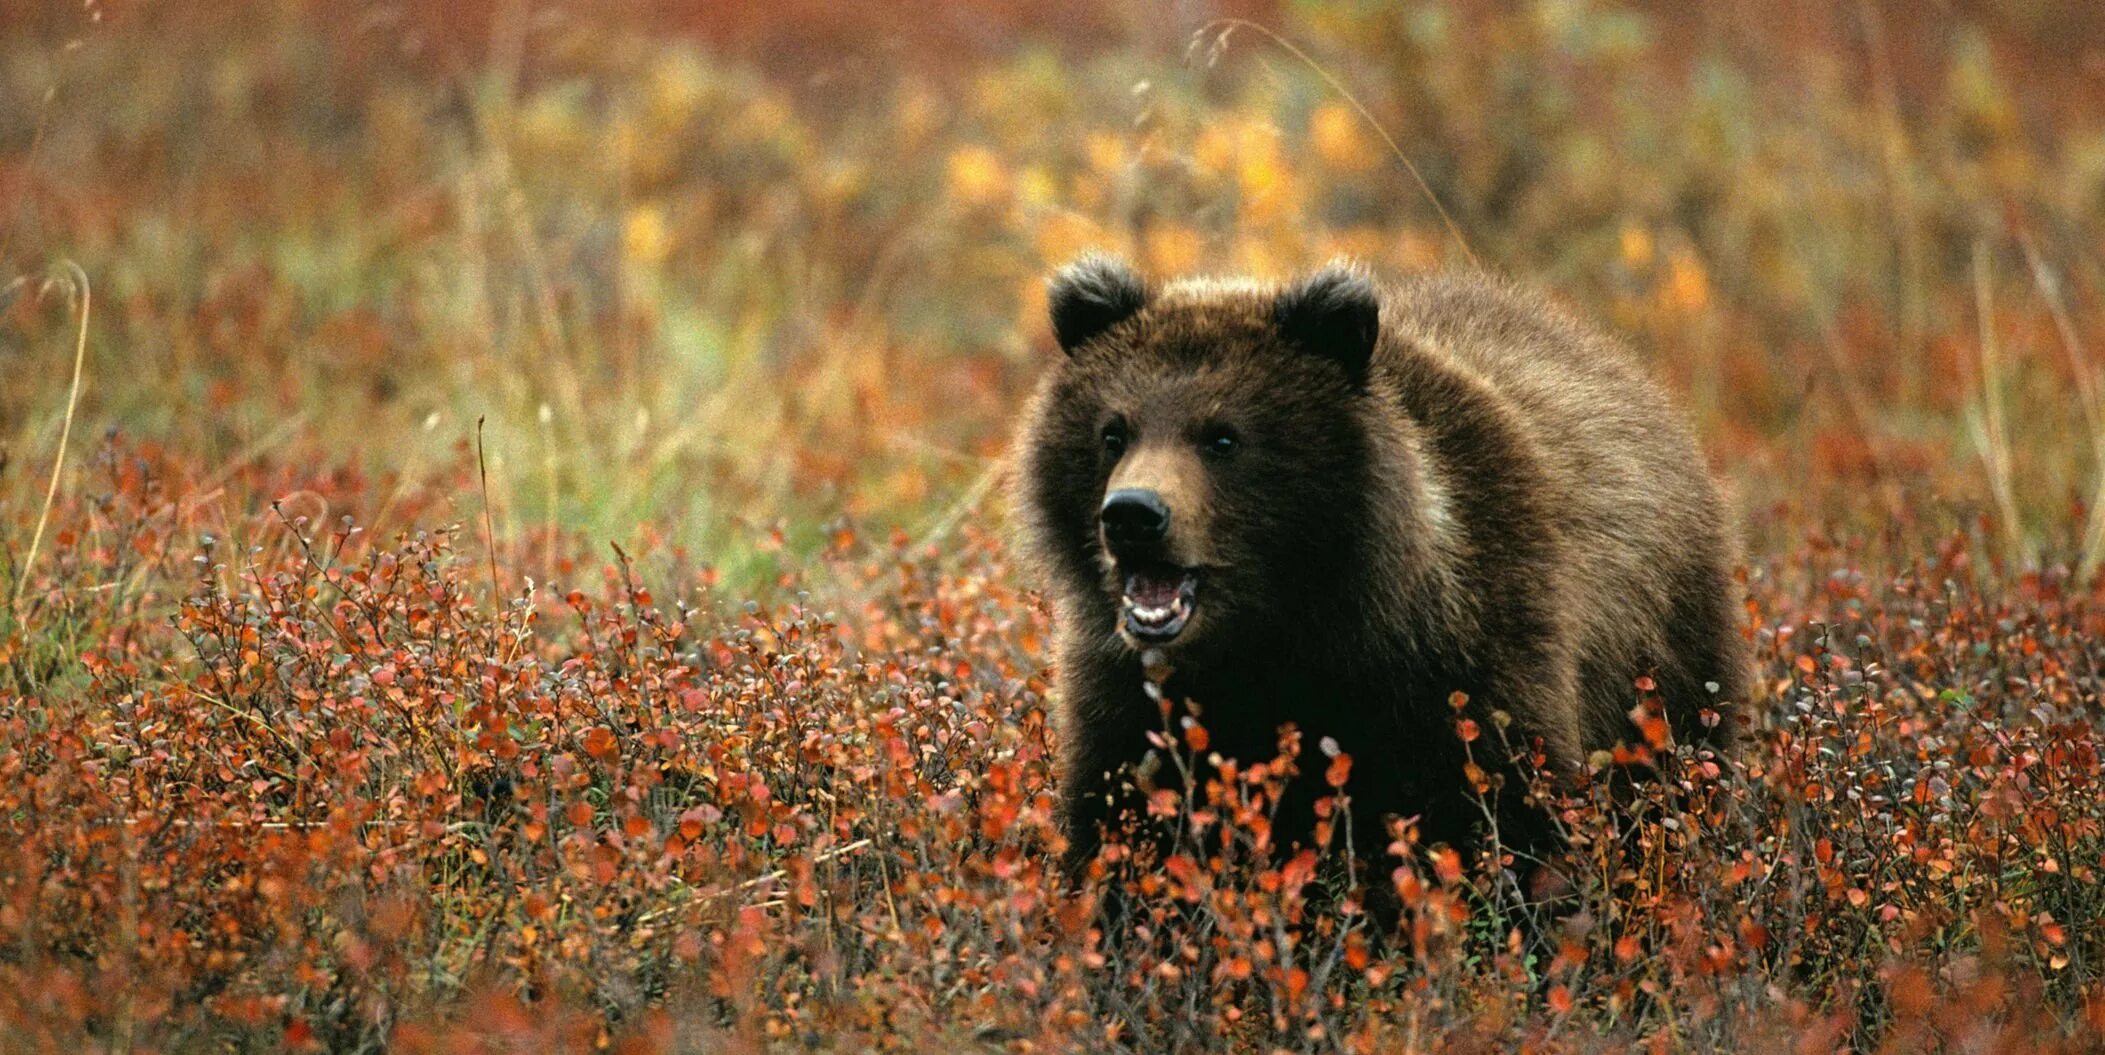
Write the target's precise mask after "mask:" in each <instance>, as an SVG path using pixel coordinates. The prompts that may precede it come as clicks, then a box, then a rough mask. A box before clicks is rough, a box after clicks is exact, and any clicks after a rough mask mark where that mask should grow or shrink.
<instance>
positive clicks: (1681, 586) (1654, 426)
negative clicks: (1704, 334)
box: [1013, 256, 1746, 870]
mask: <svg viewBox="0 0 2105 1055" xmlns="http://www.w3.org/2000/svg"><path fill="white" fill-rule="evenodd" d="M1050 300H1051V307H1052V315H1053V328H1054V332H1055V335H1056V337H1057V338H1058V340H1059V342H1060V344H1061V346H1062V347H1063V348H1064V349H1065V351H1066V352H1067V357H1066V358H1065V359H1064V360H1063V361H1062V362H1061V363H1060V364H1059V365H1058V366H1056V367H1054V368H1053V369H1052V370H1051V372H1050V374H1049V376H1047V377H1046V378H1045V379H1044V381H1043V383H1042V385H1041V387H1040V388H1039V390H1038V392H1037V394H1036V396H1035V397H1034V399H1033V401H1032V403H1031V405H1030V408H1029V410H1028V413H1027V417H1026V420H1025V421H1024V423H1023V425H1022V427H1021V430H1020V433H1019V436H1018V441H1017V445H1016V448H1015V452H1014V454H1015V457H1016V459H1017V462H1016V466H1015V477H1014V479H1015V493H1014V495H1013V499H1014V504H1015V506H1016V508H1017V511H1018V513H1019V519H1020V521H1021V525H1020V526H1021V529H1022V538H1023V546H1022V549H1023V551H1024V554H1025V556H1026V557H1027V558H1028V559H1029V560H1030V561H1031V562H1032V563H1034V564H1035V565H1036V566H1037V568H1038V570H1039V572H1040V574H1041V576H1042V579H1043V581H1044V582H1045V584H1046V585H1047V592H1048V594H1049V596H1050V597H1051V599H1052V601H1053V604H1054V618H1055V620H1056V627H1057V633H1058V641H1057V649H1056V653H1057V654H1056V674H1057V694H1058V703H1057V707H1058V710H1057V719H1058V722H1059V727H1060V729H1061V733H1062V740H1063V751H1064V757H1063V771H1064V774H1063V781H1064V783H1063V787H1062V794H1061V806H1060V808H1061V820H1062V824H1063V826H1064V829H1065V832H1066V834H1067V836H1068V840H1069V856H1068V861H1067V864H1068V867H1069V868H1070V869H1071V870H1079V869H1082V868H1084V867H1085V866H1086V865H1087V863H1088V862H1089V861H1090V860H1091V859H1093V857H1094V856H1095V851H1096V849H1097V847H1098V845H1099V836H1100V831H1101V828H1102V826H1103V825H1104V824H1105V823H1106V822H1108V821H1112V820H1114V819H1116V818H1117V817H1118V815H1119V814H1120V812H1121V811H1123V810H1126V809H1127V808H1129V807H1131V806H1132V805H1134V804H1135V802H1136V801H1137V800H1136V799H1134V798H1133V795H1134V792H1133V789H1132V787H1131V784H1130V780H1129V777H1128V774H1129V773H1130V771H1131V767H1133V766H1135V765H1136V764H1139V763H1141V762H1142V760H1143V758H1144V757H1145V756H1146V754H1147V753H1148V752H1149V750H1150V746H1149V742H1148V739H1147V734H1148V733H1149V732H1150V731H1151V730H1157V729H1160V728H1162V716H1161V712H1160V710H1159V709H1158V705H1157V704H1156V703H1154V702H1153V701H1151V700H1150V699H1149V697H1148V696H1147V695H1146V692H1145V690H1144V682H1145V678H1144V677H1143V673H1142V670H1141V657H1142V653H1143V651H1144V650H1145V649H1148V648H1159V649H1161V650H1162V653H1163V655H1164V656H1165V657H1166V659H1167V661H1168V664H1169V665H1170V667H1171V668H1172V670H1173V673H1171V675H1170V676H1169V679H1168V681H1167V683H1166V684H1165V685H1164V686H1163V688H1164V690H1165V691H1166V692H1167V694H1168V695H1169V696H1170V697H1171V698H1173V699H1178V700H1183V699H1189V700H1191V701H1194V702H1195V703H1196V704H1197V705H1198V706H1199V707H1200V708H1201V709H1202V720H1203V722H1204V724H1205V725H1206V727H1207V729H1208V731H1209V733H1210V734H1211V745H1212V750H1214V751H1216V752H1219V753H1221V754H1223V755H1227V756H1231V757H1237V758H1241V759H1243V760H1244V761H1246V762H1248V761H1258V760H1263V759H1268V758H1270V757H1271V756H1272V754H1273V752H1274V748H1275V744H1276V742H1277V729H1278V727H1279V726H1280V725H1281V724H1282V723H1286V722H1292V723H1295V724H1296V725H1298V726H1299V727H1300V729H1301V730H1302V731H1303V736H1304V740H1303V742H1304V744H1305V745H1309V746H1310V747H1312V746H1313V745H1315V744H1316V743H1318V742H1319V739H1320V738H1323V737H1329V738H1332V739H1334V740H1335V741H1336V743H1337V744H1338V745H1339V746H1340V747H1341V748H1342V749H1343V750H1344V751H1346V752H1348V753H1350V754H1351V755H1352V756H1353V758H1354V768H1353V770H1352V779H1351V784H1350V785H1349V787H1348V790H1349V791H1350V792H1351V793H1352V795H1353V801H1354V813H1355V817H1356V818H1357V819H1358V820H1359V821H1360V822H1361V823H1363V824H1366V825H1369V828H1368V830H1366V831H1364V832H1361V833H1359V834H1358V839H1359V840H1360V841H1359V842H1358V845H1360V846H1361V847H1368V846H1370V845H1371V846H1382V845H1386V841H1387V840H1386V839H1385V838H1382V831H1383V830H1382V828H1381V827H1376V826H1377V825H1382V824H1384V823H1385V821H1384V818H1385V817H1386V816H1387V815H1400V816H1416V817H1420V818H1421V832H1422V834H1423V836H1424V838H1425V839H1426V840H1427V841H1429V842H1430V841H1446V842H1450V843H1455V844H1465V843H1468V842H1469V841H1470V840H1472V839H1473V838H1475V837H1476V835H1477V834H1478V833H1479V830H1480V828H1481V822H1482V820H1483V818H1484V811H1483V810H1482V809H1480V808H1479V807H1478V805H1477V804H1476V803H1475V802H1472V801H1471V800H1470V797H1469V796H1470V794H1471V792H1470V789H1469V782H1468V780H1467V779H1466V778H1465V776H1464V768H1463V767H1464V764H1465V761H1466V759H1465V756H1464V748H1463V745H1462V741H1461V739H1460V738H1459V737H1458V736H1457V735H1456V733H1455V731H1454V730H1455V725H1454V722H1455V717H1456V716H1455V714H1454V712H1453V710H1452V709H1451V708H1450V705H1449V700H1450V698H1451V696H1452V694H1454V693H1457V692H1460V693H1464V694H1466V696H1467V700H1468V703H1467V708H1468V714H1469V715H1470V716H1471V717H1473V718H1474V719H1475V720H1476V721H1477V722H1478V723H1479V726H1480V728H1481V729H1483V730H1484V732H1485V734H1486V735H1485V736H1484V738H1483V739H1482V740H1480V741H1478V743H1477V744H1476V745H1475V746H1474V747H1472V748H1470V749H1469V750H1470V752H1471V754H1472V755H1473V756H1474V759H1475V761H1476V762H1477V763H1478V764H1480V765H1483V766H1484V767H1485V768H1486V769H1489V770H1491V771H1493V772H1495V773H1499V772H1503V773H1504V775H1507V776H1510V775H1511V774H1510V770H1509V767H1501V766H1500V765H1498V764H1497V763H1498V761H1499V756H1502V755H1503V754H1504V753H1505V752H1504V751H1502V750H1499V749H1498V748H1497V746H1496V745H1497V737H1496V736H1494V735H1492V733H1493V731H1494V729H1495V723H1494V719H1493V714H1494V712H1503V713H1504V714H1505V715H1506V716H1509V717H1510V719H1511V724H1510V726H1509V727H1507V728H1506V730H1505V736H1506V739H1507V742H1509V743H1510V744H1512V745H1514V746H1515V747H1521V748H1525V747H1534V748H1537V749H1539V751H1540V752H1541V755H1542V756H1543V757H1544V758H1546V760H1547V762H1548V763H1549V768H1550V769H1552V770H1553V771H1557V772H1573V771H1576V769H1577V768H1578V767H1579V766H1580V765H1581V763H1582V761H1583V759H1584V757H1585V754H1586V753H1587V752H1590V751H1593V750H1597V749H1601V748H1606V747H1609V746H1611V745H1613V744H1615V743H1616V742H1618V741H1624V740H1634V739H1636V737H1635V736H1634V734H1633V726H1632V724H1631V721H1630V718H1629V713H1630V711H1631V709H1632V707H1633V706H1634V705H1635V704H1636V702H1637V690H1636V689H1634V688H1633V683H1634V682H1635V681H1636V679H1638V678H1639V677H1640V676H1647V675H1649V676H1650V677H1652V678H1653V679H1654V680H1655V682H1656V684H1657V689H1658V693H1659V695H1660V696H1661V697H1662V698H1663V699H1664V701H1665V703H1666V710H1667V718H1668V721H1669V725H1670V727H1671V728H1672V730H1673V733H1674V735H1675V736H1677V737H1679V738H1681V739H1683V740H1691V739H1695V740H1707V741H1711V742H1722V741H1723V740H1725V739H1726V738H1728V737H1729V736H1730V735H1731V731H1732V730H1733V729H1734V728H1735V723H1736V714H1735V710H1734V708H1735V704H1736V703H1737V702H1738V701H1740V700H1743V699H1744V698H1745V677H1746V674H1745V672H1746V655H1745V644H1744V639H1743V637H1742V635H1741V634H1740V632H1739V630H1738V629H1737V619H1736V614H1735V613H1736V604H1735V596H1736V590H1735V588H1734V583H1733V579H1732V577H1731V567H1732V563H1733V560H1734V542H1733V540H1732V536H1731V532H1730V531H1729V530H1728V527H1727V523H1726V514H1725V511H1724V509H1723V506H1722V503H1721V501H1720V499H1719V495H1718V491H1717V488H1716V486H1715V485H1714V483H1713V481H1712V480H1711V478H1710V475H1709V474H1708V472H1707V471H1706V469H1705V467H1704V463H1703V460H1702V457H1701V455H1700V454H1699V452H1698V450H1697V447H1696V444H1695V442H1694V440H1693V438H1692V437H1691V435H1690V432H1689V429H1688V428H1687V426H1686V425H1685V424H1684V422H1683V420H1682V415H1681V414H1680V413H1679V411H1678V410H1677V409H1676V408H1675V407H1674V405H1673V404H1672V402H1671V401H1670V400H1669V399H1668V398H1667V397H1666V396H1665V395H1664V394H1663V393H1662V392H1661V390H1660V389H1659V388H1658V387H1657V386H1655V385H1654V384H1652V383H1651V382H1650V381H1649V380H1647V379H1646V378H1645V377H1644V376H1643V374H1642V373H1641V372H1640V371H1639V369H1638V368H1637V367H1636V365H1634V364H1633V362H1632V361H1631V360H1630V358H1629V356H1628V355H1627V354H1626V353H1625V352H1624V351H1623V349H1621V348H1620V347H1618V346H1617V345H1616V344H1615V343H1614V342H1612V341H1611V340H1609V339H1607V338H1605V337H1603V336H1601V335H1600V334H1598V333H1597V332H1595V331H1593V330H1591V329H1589V328H1587V327H1585V326H1583V325H1581V324H1580V323H1578V322H1577V321H1575V320H1573V319H1572V318H1570V317H1569V316H1567V315H1566V314H1564V313H1563V312H1561V311H1559V310H1557V309H1555V308H1554V307H1552V306H1551V305H1549V304H1548V303H1546V302H1545V301H1543V300H1540V299H1537V298H1536V297H1533V296H1531V295H1528V294H1526V293H1523V292H1521V291H1519V290H1516V289H1515V288H1513V287H1511V286H1509V285H1507V284H1505V283H1503V282H1500V281H1497V280H1493V279H1489V278H1484V277H1478V276H1461V275H1445V276H1433V277H1421V278H1415V279H1411V280H1409V281H1405V282H1402V283H1399V284H1396V285H1394V286H1392V287H1390V288H1387V289H1385V290H1384V289H1382V288H1381V287H1378V286H1377V285H1376V284H1375V283H1374V282H1373V281H1372V280H1370V279H1369V278H1368V277H1367V276H1366V275H1364V274H1363V273H1361V272H1359V271H1357V270H1355V269H1352V268H1349V267H1345V266H1341V265H1333V266H1332V267H1330V268H1327V269H1324V270H1322V271H1320V272H1317V273H1315V274H1313V275H1310V276H1307V277H1304V278H1302V279H1301V280H1299V281H1297V282H1294V283H1292V284H1289V285H1286V286H1271V285H1265V284H1260V283H1255V282H1248V281H1240V280H1236V281H1217V280H1190V281H1184V282H1178V283H1173V284H1168V285H1164V286H1160V287H1154V286H1150V285H1149V284H1148V283H1147V282H1145V281H1144V280H1142V279H1141V278H1140V277H1139V276H1138V275H1136V274H1134V273H1133V272H1132V271H1131V270H1130V269H1129V268H1127V267H1126V266H1125V265H1124V264H1122V263H1120V262H1118V261H1115V260H1112V259H1110V258H1107V257H1102V256H1092V257H1086V258H1084V259H1082V260H1080V261H1078V262H1076V263H1074V264H1071V265H1069V266H1068V267H1067V268H1065V269H1063V270H1062V271H1060V272H1059V273H1058V274H1057V275H1056V276H1055V277H1054V278H1053V279H1052V280H1051V283H1050ZM1107 500H1109V502H1108V504H1107ZM1301 768H1302V769H1303V771H1304V772H1303V775H1302V777H1301V779H1300V781H1299V782H1298V783H1297V785H1296V786H1295V789H1294V790H1293V791H1292V792H1291V793H1290V794H1289V798H1288V800H1287V802H1286V803H1285V804H1284V806H1283V808H1282V811H1281V814H1280V823H1281V824H1282V825H1283V826H1285V827H1284V830H1283V831H1281V832H1278V833H1276V834H1277V835H1278V836H1279V838H1280V841H1281V842H1285V841H1289V840H1291V839H1292V838H1294V837H1295V836H1296V835H1297V834H1305V832H1306V831H1307V828H1308V825H1309V824H1310V823H1311V820H1310V817H1311V814H1312V811H1311V810H1310V809H1308V800H1310V799H1312V798H1313V797H1314V796H1315V795H1316V794H1318V793H1321V791H1322V785H1321V783H1320V774H1321V773H1322V770H1323V768H1324V767H1323V766H1322V765H1321V764H1319V761H1318V764H1309V763H1308V762H1307V761H1306V760H1304V763H1303V765H1302V766H1301ZM1522 783H1523V782H1522V781H1519V780H1511V779H1507V780H1504V781H1502V784H1503V786H1504V787H1505V789H1506V790H1504V791H1502V792H1499V793H1497V796H1496V797H1497V802H1496V809H1495V815H1496V816H1497V817H1498V818H1499V823H1500V828H1501V830H1500V834H1501V836H1502V838H1504V839H1505V840H1507V841H1508V842H1509V843H1511V844H1514V845H1518V846H1528V845H1530V844H1534V845H1537V846H1540V845H1541V844H1542V843H1543V842H1544V840H1546V839H1547V838H1548V834H1547V827H1546V824H1545V823H1544V822H1545V818H1544V816H1543V815H1542V813H1541V811H1540V810H1539V809H1537V808H1536V807H1534V806H1533V805H1531V804H1529V803H1526V802H1523V801H1522V800H1521V792H1520V790H1519V789H1520V788H1521V786H1522Z"/></svg>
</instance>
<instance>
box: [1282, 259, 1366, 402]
mask: <svg viewBox="0 0 2105 1055" xmlns="http://www.w3.org/2000/svg"><path fill="white" fill-rule="evenodd" d="M1272 322H1273V324H1274V325H1276V326H1278V327H1279V334H1280V336H1282V337H1285V338H1286V339H1287V342H1288V343H1290V344H1292V345H1293V346H1294V347H1296V348H1299V349H1300V350H1302V351H1304V352H1307V353H1309V354H1311V355H1320V356H1323V357H1324V358H1327V359H1332V360H1335V361H1336V362H1337V364H1338V365H1339V366H1342V367H1344V368H1345V375H1346V376H1347V377H1349V378H1351V379H1352V383H1353V384H1355V385H1362V384H1365V383H1366V380H1367V363H1368V362H1369V361H1370V360H1371V359H1373V358H1374V343H1375V342H1376V341H1377V340H1379V339H1380V338H1381V293H1380V291H1379V290H1377V289H1375V288H1374V280H1373V279H1371V278H1368V277H1367V273H1366V272H1365V271H1362V270H1360V269H1359V268H1356V267H1353V266H1351V265H1349V264H1343V263H1335V264H1331V265H1329V266H1327V267H1325V268H1324V269H1323V270H1321V271H1318V272H1316V273H1315V274H1313V275H1310V276H1308V277H1307V278H1304V279H1302V280H1301V281H1299V282H1296V283H1294V284H1293V285H1291V286H1289V287H1287V289H1286V291H1285V292H1283V293H1281V294H1279V301H1278V303H1276V304H1274V305H1273V306H1272Z"/></svg>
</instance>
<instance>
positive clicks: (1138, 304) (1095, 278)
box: [1045, 253, 1148, 355]
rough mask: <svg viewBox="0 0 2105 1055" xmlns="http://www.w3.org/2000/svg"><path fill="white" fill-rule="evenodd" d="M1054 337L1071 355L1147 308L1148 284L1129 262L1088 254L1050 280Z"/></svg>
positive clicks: (1106, 255)
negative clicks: (1128, 264)
mask: <svg viewBox="0 0 2105 1055" xmlns="http://www.w3.org/2000/svg"><path fill="white" fill-rule="evenodd" d="M1045 289H1046V299H1047V301H1048V302H1049V303H1050V305H1051V307H1052V328H1053V337H1054V338H1056V339H1058V340H1059V342H1060V348H1061V349H1062V350H1064V351H1065V352H1066V353H1067V354H1068V355H1073V354H1074V353H1076V352H1078V351H1080V350H1081V348H1082V346H1083V345H1085V344H1088V343H1089V342H1090V341H1091V340H1094V339H1095V338H1096V337H1098V336H1099V335H1101V334H1102V333H1103V332H1104V331H1105V330H1108V329H1110V328H1111V327H1113V326H1116V325H1118V324H1119V323H1121V322H1124V321H1125V320H1127V319H1130V318H1132V317H1133V316H1134V315H1137V314H1139V312H1140V309H1142V308H1144V307H1147V302H1148V287H1147V283H1146V282H1145V281H1142V279H1141V277H1140V276H1139V275H1137V274H1135V273H1134V271H1133V269H1132V268H1131V267H1129V266H1127V264H1126V262H1125V261H1123V260H1120V259H1118V258H1117V257H1114V256H1110V255H1108V254H1105V253H1088V254H1085V255H1083V256H1082V257H1081V258H1080V259H1078V260H1076V261H1075V262H1073V263H1071V264H1068V265H1067V266H1066V267H1063V268H1061V269H1060V270H1058V271H1056V272H1054V273H1053V277H1052V278H1051V279H1050V280H1049V281H1047V282H1046V284H1045Z"/></svg>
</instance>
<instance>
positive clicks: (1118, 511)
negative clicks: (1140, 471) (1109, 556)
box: [1097, 487, 1169, 550]
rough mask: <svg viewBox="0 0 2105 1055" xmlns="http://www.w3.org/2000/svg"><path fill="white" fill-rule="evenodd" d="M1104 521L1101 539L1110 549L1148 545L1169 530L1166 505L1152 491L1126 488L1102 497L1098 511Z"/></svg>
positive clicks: (1160, 497) (1155, 541) (1157, 540)
mask: <svg viewBox="0 0 2105 1055" xmlns="http://www.w3.org/2000/svg"><path fill="white" fill-rule="evenodd" d="M1097 515H1098V516H1100V517H1102V518H1103V521H1104V539H1105V540H1106V541H1108V542H1109V543H1111V548H1112V549H1113V550H1120V549H1124V548H1126V547H1128V546H1151V545H1154V544H1155V543H1157V542H1161V541H1162V536H1164V535H1166V534H1168V533H1169V507H1168V506H1166V505H1163V504H1162V496H1161V495H1158V494H1156V493H1155V492H1153V491H1148V490H1143V489H1141V488H1137V487H1128V488H1123V489H1121V490H1117V491H1113V492H1111V493H1110V494H1108V495H1106V496H1104V507H1103V509H1102V510H1100V511H1098V514H1097Z"/></svg>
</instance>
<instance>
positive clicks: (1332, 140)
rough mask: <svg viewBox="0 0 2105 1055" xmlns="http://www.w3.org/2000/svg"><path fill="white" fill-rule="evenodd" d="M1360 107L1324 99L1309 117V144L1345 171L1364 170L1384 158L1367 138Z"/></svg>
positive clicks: (1333, 165) (1328, 163)
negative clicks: (1358, 109)
mask: <svg viewBox="0 0 2105 1055" xmlns="http://www.w3.org/2000/svg"><path fill="white" fill-rule="evenodd" d="M1360 122H1361V118H1360V116H1359V114H1358V112H1357V111H1355V110H1353V109H1352V108H1351V107H1350V106H1347V105H1345V104H1344V103H1325V104H1323V105H1322V106H1318V107H1316V112H1315V113H1313V114H1310V115H1309V118H1308V145H1309V146H1310V147H1311V148H1312V149H1314V150H1315V152H1316V157H1318V158H1321V159H1322V161H1323V163H1324V164H1326V165H1329V166H1330V167H1331V168H1334V169H1338V170H1340V171H1343V172H1365V171H1367V170H1368V169H1371V168H1373V167H1374V165H1375V163H1376V162H1378V161H1380V160H1381V154H1380V153H1379V152H1378V151H1376V150H1375V148H1374V144H1373V143H1372V142H1371V141H1369V139H1368V138H1367V136H1366V134H1365V132H1364V130H1363V126H1362V125H1361V123H1360Z"/></svg>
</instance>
